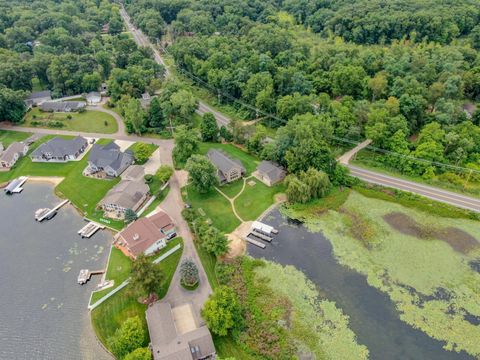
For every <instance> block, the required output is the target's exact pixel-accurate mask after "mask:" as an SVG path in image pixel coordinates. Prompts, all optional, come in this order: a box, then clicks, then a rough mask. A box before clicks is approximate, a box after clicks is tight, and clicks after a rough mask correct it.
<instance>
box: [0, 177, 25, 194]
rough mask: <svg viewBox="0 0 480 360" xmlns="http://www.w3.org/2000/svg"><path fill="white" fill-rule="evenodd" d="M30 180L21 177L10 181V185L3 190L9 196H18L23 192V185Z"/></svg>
mask: <svg viewBox="0 0 480 360" xmlns="http://www.w3.org/2000/svg"><path fill="white" fill-rule="evenodd" d="M27 180H28V177H26V176H20V177H19V178H17V179H14V180H12V181H10V183H9V184H8V185H7V186H6V187H5V189H3V190H4V191H5V193H6V194H7V195H11V194H18V193H21V192H22V191H23V187H22V185H23V184H25V182H26V181H27Z"/></svg>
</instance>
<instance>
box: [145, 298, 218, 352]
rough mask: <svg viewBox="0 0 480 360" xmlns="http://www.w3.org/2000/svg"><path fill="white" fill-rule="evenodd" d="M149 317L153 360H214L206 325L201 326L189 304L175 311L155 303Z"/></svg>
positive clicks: (213, 349) (211, 343)
mask: <svg viewBox="0 0 480 360" xmlns="http://www.w3.org/2000/svg"><path fill="white" fill-rule="evenodd" d="M146 317H147V324H148V332H149V334H150V347H151V349H152V353H153V359H154V360H203V359H215V346H214V344H213V340H212V335H211V334H210V331H209V330H208V328H207V327H206V326H205V325H203V326H198V321H197V319H196V318H195V316H194V313H193V311H192V308H191V306H190V304H185V305H181V306H177V307H175V308H172V307H171V305H170V304H169V303H167V302H156V303H155V304H153V305H151V306H149V307H148V309H147V311H146Z"/></svg>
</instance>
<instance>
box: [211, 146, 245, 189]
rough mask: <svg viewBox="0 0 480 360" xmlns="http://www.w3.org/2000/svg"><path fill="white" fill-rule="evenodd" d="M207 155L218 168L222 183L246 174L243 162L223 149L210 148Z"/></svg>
mask: <svg viewBox="0 0 480 360" xmlns="http://www.w3.org/2000/svg"><path fill="white" fill-rule="evenodd" d="M207 157H208V159H209V160H210V161H211V162H212V164H213V165H215V167H216V168H217V176H218V179H219V181H220V184H225V183H230V182H232V181H235V180H238V179H240V178H241V177H242V176H243V175H245V172H246V170H245V167H244V166H243V164H242V162H241V161H240V160H237V159H232V158H230V157H229V156H228V155H227V154H225V153H224V152H223V151H221V150H218V149H210V150H208V153H207Z"/></svg>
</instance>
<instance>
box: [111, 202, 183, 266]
mask: <svg viewBox="0 0 480 360" xmlns="http://www.w3.org/2000/svg"><path fill="white" fill-rule="evenodd" d="M175 234H176V233H175V226H174V225H173V222H172V219H170V216H168V215H167V214H166V213H164V212H163V211H161V212H159V213H157V214H155V215H152V216H150V217H145V218H140V219H138V220H136V221H134V222H132V223H131V224H130V225H128V226H127V227H126V228H125V229H124V230H122V231H121V232H119V233H118V234H117V235H116V236H115V241H114V245H115V247H116V248H117V249H119V250H121V251H122V252H123V253H124V254H125V255H126V256H129V257H130V258H132V259H136V258H137V256H138V255H140V254H145V255H150V254H153V253H154V252H156V251H157V250H159V249H161V248H163V247H165V246H166V245H167V240H168V239H169V238H171V237H173V236H174V235H175ZM172 235H173V236H172Z"/></svg>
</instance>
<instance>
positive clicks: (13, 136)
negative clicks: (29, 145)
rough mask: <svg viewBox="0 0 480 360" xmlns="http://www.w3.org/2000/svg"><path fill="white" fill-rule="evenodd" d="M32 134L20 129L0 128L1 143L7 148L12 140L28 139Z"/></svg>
mask: <svg viewBox="0 0 480 360" xmlns="http://www.w3.org/2000/svg"><path fill="white" fill-rule="evenodd" d="M31 135H32V134H29V133H24V132H18V131H9V130H0V143H1V144H3V147H4V148H5V149H6V148H7V147H8V145H10V144H11V143H12V142H14V141H23V140H26V139H28V138H29V137H30V136H31Z"/></svg>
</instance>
